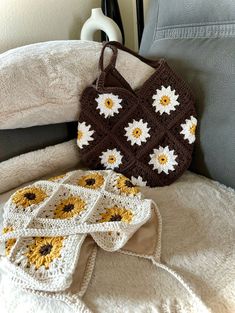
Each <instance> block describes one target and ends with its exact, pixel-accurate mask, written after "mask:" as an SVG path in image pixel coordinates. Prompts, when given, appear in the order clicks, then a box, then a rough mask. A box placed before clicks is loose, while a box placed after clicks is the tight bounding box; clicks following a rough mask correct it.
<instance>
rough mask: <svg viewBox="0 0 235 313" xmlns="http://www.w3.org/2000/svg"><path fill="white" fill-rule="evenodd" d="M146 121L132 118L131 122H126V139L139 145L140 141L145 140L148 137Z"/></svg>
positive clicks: (132, 143)
mask: <svg viewBox="0 0 235 313" xmlns="http://www.w3.org/2000/svg"><path fill="white" fill-rule="evenodd" d="M149 130H150V128H148V123H144V122H143V120H142V119H141V120H139V121H136V120H133V122H132V123H128V127H125V131H126V134H125V136H126V137H127V141H130V142H131V145H132V146H133V145H134V144H136V145H138V146H140V145H141V144H142V142H146V139H147V138H149V137H150V135H149Z"/></svg>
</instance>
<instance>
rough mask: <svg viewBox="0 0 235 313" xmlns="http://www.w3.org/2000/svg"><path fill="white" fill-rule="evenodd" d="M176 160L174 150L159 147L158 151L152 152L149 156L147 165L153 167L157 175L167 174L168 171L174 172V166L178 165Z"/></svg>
mask: <svg viewBox="0 0 235 313" xmlns="http://www.w3.org/2000/svg"><path fill="white" fill-rule="evenodd" d="M176 158H177V155H175V154H174V150H169V148H168V146H166V147H165V148H163V147H161V146H159V148H158V149H154V150H153V154H150V161H149V164H152V165H153V169H154V170H157V171H158V174H160V173H161V172H164V173H166V174H169V171H174V170H175V168H174V165H178V163H177V162H176V160H175V159H176Z"/></svg>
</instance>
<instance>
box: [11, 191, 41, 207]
mask: <svg viewBox="0 0 235 313" xmlns="http://www.w3.org/2000/svg"><path fill="white" fill-rule="evenodd" d="M46 198H47V194H46V193H45V191H44V190H43V189H41V188H37V187H28V188H24V189H20V190H18V191H17V192H16V193H15V194H14V196H13V198H12V201H13V202H14V203H15V204H16V206H22V207H23V208H27V207H29V206H30V205H33V204H39V203H40V202H42V201H43V200H45V199H46Z"/></svg>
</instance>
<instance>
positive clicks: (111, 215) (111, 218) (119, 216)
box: [98, 206, 133, 224]
mask: <svg viewBox="0 0 235 313" xmlns="http://www.w3.org/2000/svg"><path fill="white" fill-rule="evenodd" d="M132 219H133V213H132V212H131V211H130V210H127V209H125V208H120V207H117V206H114V207H111V208H106V209H105V212H103V213H101V214H100V219H99V220H98V222H100V223H104V222H120V221H122V222H125V223H128V224H129V223H130V222H131V221H132Z"/></svg>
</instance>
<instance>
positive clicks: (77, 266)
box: [0, 170, 161, 309]
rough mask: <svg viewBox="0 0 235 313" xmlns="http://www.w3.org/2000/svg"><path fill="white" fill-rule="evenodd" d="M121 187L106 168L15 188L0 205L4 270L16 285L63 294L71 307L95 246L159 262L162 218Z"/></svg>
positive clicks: (81, 292) (133, 189)
mask: <svg viewBox="0 0 235 313" xmlns="http://www.w3.org/2000/svg"><path fill="white" fill-rule="evenodd" d="M127 182H129V179H128V178H126V177H125V176H123V175H120V174H116V173H115V172H112V171H96V172H91V171H81V170H80V171H73V172H69V173H66V174H64V175H60V176H57V177H52V178H50V179H49V180H42V181H38V182H36V183H34V184H32V185H29V186H26V187H24V188H21V189H19V190H17V191H16V193H14V194H13V195H12V196H11V198H10V199H9V201H7V203H6V205H5V207H4V215H3V216H4V221H3V234H2V235H1V236H0V241H4V242H5V253H4V254H5V257H3V258H2V260H1V261H2V266H3V267H4V269H5V270H6V271H7V272H8V275H9V276H10V277H11V279H12V280H13V281H14V283H15V284H16V285H17V286H19V287H21V288H26V289H28V290H29V291H33V292H36V293H37V292H40V291H41V292H44V295H45V297H46V296H50V295H51V292H53V293H54V295H55V296H56V295H58V294H59V295H62V296H63V297H64V298H67V299H69V300H70V301H71V302H72V300H73V301H74V305H73V308H74V309H77V307H78V306H79V305H81V304H80V303H81V300H80V297H82V296H83V295H84V293H85V291H86V289H87V287H88V283H89V280H90V278H91V273H92V271H93V269H94V265H95V256H96V250H97V246H99V247H100V248H102V249H104V250H105V251H109V252H114V251H119V250H120V249H122V248H123V247H124V250H123V253H125V251H128V253H132V254H133V255H134V254H136V255H139V256H141V255H143V257H146V256H149V257H152V258H154V260H155V261H156V262H159V258H160V248H161V241H160V236H161V217H160V214H159V212H158V209H157V207H156V205H155V204H154V203H153V202H152V201H151V200H150V199H146V200H145V199H143V200H141V199H140V197H141V193H140V189H139V188H138V187H128V184H126V183H127ZM121 183H123V185H122V184H121ZM142 225H144V230H141V227H142ZM139 232H140V233H139ZM135 233H137V235H136V234H135ZM9 236H10V237H9ZM131 237H132V239H131V241H132V242H131V243H128V245H127V247H126V243H127V242H128V240H129V239H130V238H131ZM91 238H92V239H93V240H91ZM92 242H93V244H92ZM144 242H146V244H144ZM73 285H74V287H73Z"/></svg>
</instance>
